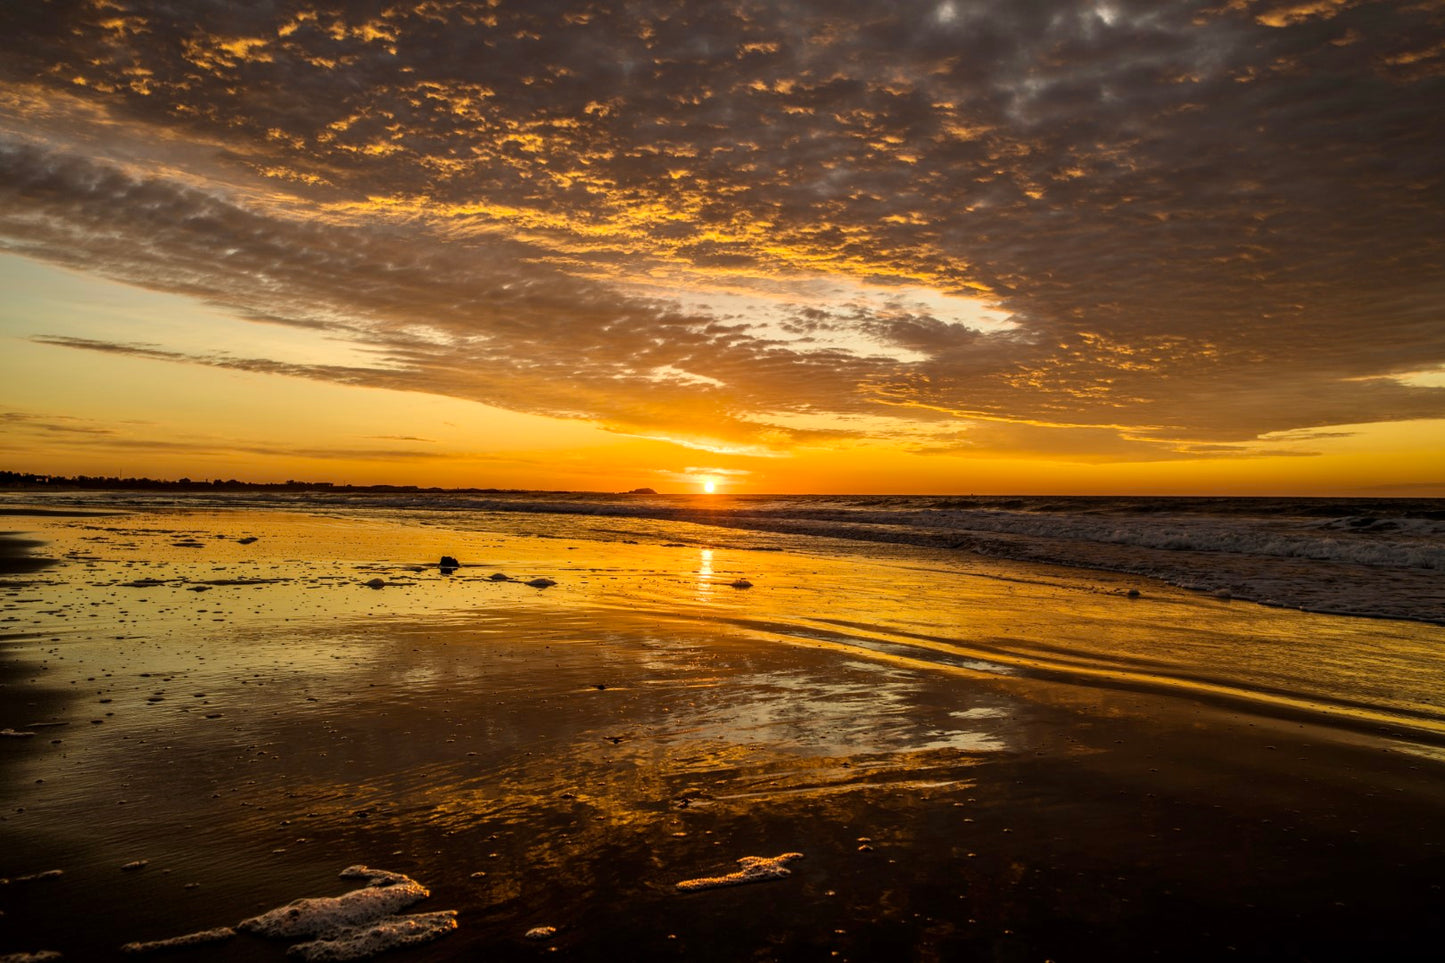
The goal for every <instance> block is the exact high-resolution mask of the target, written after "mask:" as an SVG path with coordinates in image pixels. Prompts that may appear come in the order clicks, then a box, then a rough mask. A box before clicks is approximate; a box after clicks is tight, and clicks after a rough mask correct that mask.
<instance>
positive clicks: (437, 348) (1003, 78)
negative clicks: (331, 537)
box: [0, 0, 1445, 495]
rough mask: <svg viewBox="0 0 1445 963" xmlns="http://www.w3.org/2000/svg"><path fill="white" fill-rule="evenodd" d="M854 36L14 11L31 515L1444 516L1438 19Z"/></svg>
mask: <svg viewBox="0 0 1445 963" xmlns="http://www.w3.org/2000/svg"><path fill="white" fill-rule="evenodd" d="M567 6H568V5H566V4H563V5H561V7H562V8H566V7H567ZM848 10H849V16H843V15H842V14H841V13H840V12H839V11H840V8H839V7H838V5H836V4H827V3H822V2H818V3H807V2H803V3H790V4H770V3H762V4H748V5H743V4H732V3H729V2H721V3H717V4H699V5H692V6H688V5H684V6H683V7H681V8H679V7H678V6H676V5H673V4H662V3H658V4H653V3H650V2H641V3H629V4H619V5H608V4H602V3H577V4H574V5H572V8H571V9H570V11H569V10H563V11H562V12H561V15H558V11H556V10H549V11H548V12H547V13H546V14H545V15H543V14H541V13H538V12H533V8H532V7H531V6H529V5H526V4H513V3H509V2H501V0H498V2H495V3H491V4H489V5H486V6H479V5H476V4H460V3H455V2H452V0H435V2H429V3H425V4H415V5H410V6H408V5H395V6H392V7H388V8H386V9H384V10H382V9H376V10H372V11H371V12H370V13H368V14H366V15H356V16H350V15H343V14H338V13H333V12H328V11H325V10H321V9H319V8H315V7H312V6H311V5H309V4H305V3H283V4H278V5H274V6H272V5H266V6H264V7H258V8H255V9H252V8H250V7H239V6H236V5H216V6H214V7H210V6H202V7H198V8H197V14H196V16H195V17H194V18H188V19H187V21H186V22H184V23H182V22H172V21H167V20H162V19H158V18H156V17H155V16H154V15H152V14H151V13H150V12H149V11H150V6H149V5H147V4H141V3H135V2H130V0H105V2H99V0H94V2H77V3H74V4H70V5H62V6H61V7H60V8H52V7H46V8H44V9H43V10H42V8H38V7H36V8H32V7H29V6H28V5H11V6H7V7H6V8H5V9H4V10H3V11H0V290H3V291H4V297H3V298H0V340H3V342H4V345H5V349H4V351H3V353H0V378H3V382H0V463H3V464H0V467H4V468H8V469H11V470H19V471H32V472H49V473H58V474H77V473H84V474H103V475H111V474H119V475H149V476H156V477H179V476H182V475H185V476H190V477H193V478H210V477H227V478H229V477H237V478H243V479H248V480H256V481H278V480H285V479H287V478H303V479H309V480H328V481H336V482H352V483H396V484H424V485H432V484H435V485H445V486H453V485H456V486H472V485H476V486H493V487H509V488H510V487H518V488H549V489H557V488H564V489H593V490H624V489H630V488H634V487H643V486H645V487H651V488H656V489H658V490H661V491H696V490H700V489H701V487H702V485H703V484H704V483H705V481H706V480H707V479H712V480H713V481H714V483H715V485H716V486H717V487H718V489H719V490H722V491H739V492H742V491H768V492H808V491H822V492H940V493H946V492H1019V493H1028V492H1091V493H1092V492H1100V493H1103V492H1140V493H1143V492H1161V493H1208V492H1222V493H1235V494H1266V493H1269V494H1276V493H1312V494H1344V493H1368V494H1400V495H1425V494H1436V495H1445V456H1442V452H1445V321H1442V318H1445V287H1442V280H1441V279H1442V278H1445V269H1442V268H1445V265H1442V261H1445V255H1442V241H1441V238H1440V232H1439V225H1440V223H1442V221H1445V219H1442V216H1441V215H1442V213H1445V211H1442V206H1445V205H1442V198H1445V190H1442V186H1445V185H1442V171H1445V147H1442V145H1445V136H1442V132H1441V130H1440V125H1441V120H1440V117H1439V112H1438V110H1436V109H1435V107H1434V105H1435V104H1437V103H1438V102H1439V99H1440V97H1439V95H1440V94H1442V93H1445V91H1442V90H1441V87H1442V76H1445V71H1442V56H1445V55H1442V52H1441V50H1440V48H1439V45H1438V44H1437V43H1433V42H1431V41H1430V38H1431V37H1436V38H1438V37H1439V36H1441V35H1445V13H1442V12H1441V10H1440V8H1439V7H1438V5H1428V4H1414V3H1403V2H1402V3H1391V2H1380V3H1373V4H1363V5H1356V4H1345V3H1328V4H1307V5H1301V4H1298V3H1285V2H1268V0H1235V2H1231V3H1227V4H1219V3H1217V2H1214V3H1202V2H1185V0H1166V2H1162V3H1147V4H1146V3H1143V2H1139V3H1132V2H1122V0H1121V2H1114V3H1102V2H1101V3H1095V4H1089V3H1084V4H1078V3H1059V4H1057V5H1053V6H1050V5H1048V4H1038V5H1018V4H1010V3H1007V2H1005V0H975V2H963V0H958V2H950V0H944V2H937V0H930V2H926V3H911V2H899V3H881V2H880V3H871V4H870V3H860V4H857V5H855V7H850V8H848Z"/></svg>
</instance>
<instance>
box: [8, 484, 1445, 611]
mask: <svg viewBox="0 0 1445 963" xmlns="http://www.w3.org/2000/svg"><path fill="white" fill-rule="evenodd" d="M44 498H45V500H46V502H47V503H56V504H68V505H76V506H88V507H93V508H104V507H108V506H110V507H117V508H159V507H183V506H193V507H197V508H212V507H246V506H251V507H265V508H283V509H289V510H301V511H315V512H320V513H325V514H343V515H344V514H356V515H362V516H371V517H378V516H379V517H384V518H398V517H408V518H410V519H412V520H418V521H422V522H431V523H433V524H444V525H450V526H453V527H457V528H463V529H476V528H493V529H497V530H515V531H522V532H527V533H530V534H537V535H544V536H545V535H553V536H568V535H592V536H609V535H610V536H612V537H636V538H643V539H647V540H667V539H681V540H693V541H696V540H699V539H705V538H706V537H707V536H706V535H699V533H698V529H697V528H695V526H705V527H706V528H710V529H714V530H716V529H728V530H742V531H751V532H767V533H772V534H774V535H781V536H788V538H786V539H784V540H780V541H777V542H776V543H775V544H774V547H776V548H780V549H786V550H798V551H814V552H817V551H823V552H826V551H827V550H828V549H827V543H828V542H829V541H830V540H838V539H846V540H853V541H866V542H876V543H895V544H906V545H918V546H926V547H931V548H940V549H944V550H947V551H949V552H954V553H957V554H958V555H959V556H961V557H967V556H970V555H973V556H986V557H992V558H999V559H1013V560H1018V561H1029V562H1042V563H1050V564H1056V565H1066V566H1072V567H1078V568H1086V569H1097V570H1103V571H1112V572H1121V573H1127V574H1131V575H1137V576H1142V577H1147V578H1153V579H1159V580H1161V581H1164V582H1167V583H1169V584H1171V585H1175V586H1178V587H1181V588H1186V589H1190V590H1194V591H1198V592H1203V593H1208V594H1211V595H1214V596H1216V597H1219V598H1236V599H1240V600H1245V601H1252V602H1260V603H1263V604H1266V605H1273V606H1280V607H1286V608H1296V609H1304V610H1307V611H1312V612H1324V613H1331V614H1338V615H1359V616H1372V617H1381V618H1395V619H1410V620H1415V621H1424V622H1434V623H1440V624H1445V577H1442V573H1445V499H1420V498H1398V499H1396V498H1163V497H1148V498H1144V497H1127V498H1126V497H1117V498H1115V497H1107V498H1106V497H1001V496H969V497H956V496H872V495H868V496H846V495H823V496H815V495H807V496H804V495H787V496H765V495H736V496H725V495H712V496H700V495H631V494H628V495H609V494H595V493H572V492H558V493H530V492H529V493H498V492H485V491H478V492H468V491H407V490H397V491H390V492H377V491H358V492H349V491H335V492H324V491H322V492H275V491H249V492H238V493H217V494H214V495H212V494H195V493H183V494H175V493H161V492H109V491H106V492H75V493H66V494H47V495H46V496H44ZM34 500H35V495H34V494H33V493H9V494H6V495H4V496H3V497H0V504H3V503H4V501H12V502H18V501H34Z"/></svg>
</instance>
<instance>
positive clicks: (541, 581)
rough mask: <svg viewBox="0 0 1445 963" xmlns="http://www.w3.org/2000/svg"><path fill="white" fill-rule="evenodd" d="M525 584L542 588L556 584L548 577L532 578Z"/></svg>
mask: <svg viewBox="0 0 1445 963" xmlns="http://www.w3.org/2000/svg"><path fill="white" fill-rule="evenodd" d="M527 584H528V585H530V586H532V588H539V589H544V588H551V587H552V586H554V585H556V584H557V583H556V582H554V581H552V580H551V579H549V578H534V579H532V580H531V581H530V582H528V583H527Z"/></svg>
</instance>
